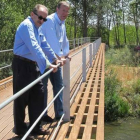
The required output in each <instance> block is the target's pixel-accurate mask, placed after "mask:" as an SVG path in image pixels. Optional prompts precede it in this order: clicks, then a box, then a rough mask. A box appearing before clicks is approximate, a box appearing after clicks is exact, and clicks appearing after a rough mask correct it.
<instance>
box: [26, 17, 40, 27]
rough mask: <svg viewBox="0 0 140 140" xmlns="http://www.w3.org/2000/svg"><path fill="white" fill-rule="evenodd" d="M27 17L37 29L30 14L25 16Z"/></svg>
mask: <svg viewBox="0 0 140 140" xmlns="http://www.w3.org/2000/svg"><path fill="white" fill-rule="evenodd" d="M27 19H29V20H30V21H31V22H32V24H33V25H34V26H35V28H37V29H38V27H37V26H36V25H35V23H34V21H33V19H32V18H31V17H30V16H28V17H27Z"/></svg>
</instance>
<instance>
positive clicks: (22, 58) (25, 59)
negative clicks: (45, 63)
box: [14, 54, 37, 64]
mask: <svg viewBox="0 0 140 140" xmlns="http://www.w3.org/2000/svg"><path fill="white" fill-rule="evenodd" d="M14 57H15V58H18V59H21V60H24V61H27V62H29V63H32V64H37V63H36V62H35V61H32V60H30V59H27V58H25V57H21V56H19V55H15V54H14Z"/></svg>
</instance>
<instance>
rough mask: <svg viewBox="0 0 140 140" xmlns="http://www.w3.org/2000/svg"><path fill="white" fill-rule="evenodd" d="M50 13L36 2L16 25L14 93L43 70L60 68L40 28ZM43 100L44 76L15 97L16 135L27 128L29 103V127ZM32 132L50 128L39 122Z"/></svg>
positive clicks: (13, 64) (38, 133)
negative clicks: (26, 118) (26, 110)
mask: <svg viewBox="0 0 140 140" xmlns="http://www.w3.org/2000/svg"><path fill="white" fill-rule="evenodd" d="M47 15H48V10H47V8H46V7H45V6H44V5H40V4H37V5H36V6H35V7H34V9H33V11H32V12H31V15H30V16H29V17H27V18H26V19H25V20H24V21H23V22H22V23H21V24H20V25H19V27H18V28H17V31H16V35H15V42H14V49H13V52H14V58H13V63H12V69H13V93H14V94H16V93H17V92H18V91H20V90H21V89H23V88H24V87H26V86H27V85H28V84H30V83H31V82H33V81H34V80H36V79H37V78H38V77H40V73H41V74H43V73H44V71H45V69H47V68H54V69H53V72H56V71H57V67H56V65H52V64H51V63H54V62H56V63H57V60H58V59H57V57H56V55H55V53H54V51H53V50H52V49H51V48H50V46H49V44H48V43H47V42H46V39H45V37H44V35H43V34H42V33H41V32H40V30H39V27H40V26H41V25H42V24H43V23H44V22H45V21H46V20H47V19H46V17H47ZM46 56H47V57H46ZM43 101H44V88H43V84H42V80H41V81H40V82H38V83H37V84H36V85H34V86H33V87H32V88H30V89H29V90H28V91H27V92H26V93H24V94H23V95H21V96H20V97H18V98H17V99H16V100H15V101H14V132H15V133H16V134H17V135H19V136H23V135H24V134H25V133H26V131H27V129H28V127H27V125H26V123H25V122H24V120H25V108H26V106H27V105H28V112H29V121H30V124H29V127H30V126H32V124H33V123H34V122H35V120H36V119H37V118H38V117H39V115H40V114H41V113H42V111H43V106H44V104H43ZM31 133H32V134H34V135H46V134H48V132H47V131H45V130H42V128H41V127H40V122H39V123H38V124H37V125H36V126H35V128H34V129H33V131H32V132H31Z"/></svg>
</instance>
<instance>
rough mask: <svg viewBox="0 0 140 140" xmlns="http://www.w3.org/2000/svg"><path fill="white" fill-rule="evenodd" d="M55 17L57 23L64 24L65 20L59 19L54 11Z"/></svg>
mask: <svg viewBox="0 0 140 140" xmlns="http://www.w3.org/2000/svg"><path fill="white" fill-rule="evenodd" d="M55 18H56V20H57V22H58V24H59V25H62V24H65V21H61V20H60V19H59V17H58V15H57V13H55Z"/></svg>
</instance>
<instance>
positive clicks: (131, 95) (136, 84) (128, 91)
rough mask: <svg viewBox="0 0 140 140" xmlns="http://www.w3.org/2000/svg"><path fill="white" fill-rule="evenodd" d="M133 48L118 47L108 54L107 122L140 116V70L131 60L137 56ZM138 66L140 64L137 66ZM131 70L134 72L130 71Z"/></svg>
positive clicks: (106, 85)
mask: <svg viewBox="0 0 140 140" xmlns="http://www.w3.org/2000/svg"><path fill="white" fill-rule="evenodd" d="M132 47H133V46H127V47H126V46H125V47H118V49H113V47H112V48H111V49H109V50H108V51H107V52H106V57H105V58H106V59H105V120H106V121H112V120H115V119H117V118H118V117H125V116H128V115H131V116H138V115H139V116H140V80H139V79H140V70H139V69H138V67H134V64H133V63H135V61H134V60H135V59H132V60H130V59H131V58H132V56H133V57H135V55H137V53H136V52H134V51H133V49H132ZM127 57H128V58H127ZM138 60H139V59H138ZM137 63H139V61H137ZM135 64H136V63H135ZM120 65H121V66H120ZM126 65H127V66H126ZM138 65H139V64H137V65H136V66H138ZM130 66H133V67H130ZM121 67H122V68H121ZM129 68H131V69H132V70H131V71H128V70H129ZM121 72H123V73H121ZM127 74H128V75H127ZM122 79H123V80H122Z"/></svg>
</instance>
